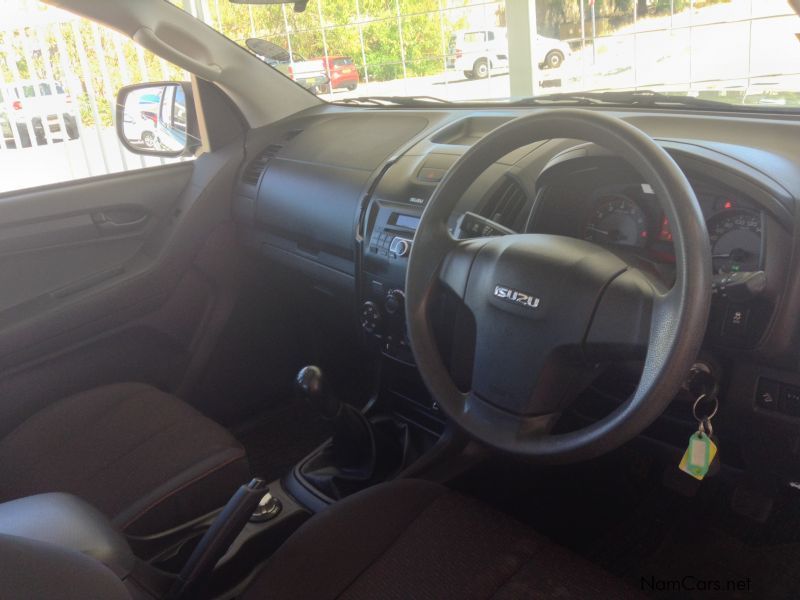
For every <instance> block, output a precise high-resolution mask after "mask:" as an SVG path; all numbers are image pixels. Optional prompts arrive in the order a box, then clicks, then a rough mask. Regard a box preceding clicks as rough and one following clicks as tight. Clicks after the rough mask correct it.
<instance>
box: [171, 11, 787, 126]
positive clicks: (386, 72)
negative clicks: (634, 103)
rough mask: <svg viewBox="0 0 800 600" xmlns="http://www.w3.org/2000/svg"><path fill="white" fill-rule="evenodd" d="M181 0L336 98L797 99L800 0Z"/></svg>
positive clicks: (764, 104)
mask: <svg viewBox="0 0 800 600" xmlns="http://www.w3.org/2000/svg"><path fill="white" fill-rule="evenodd" d="M175 3H176V4H178V5H179V6H182V7H184V8H186V9H187V10H190V11H191V12H192V13H193V14H194V15H195V16H197V17H198V18H201V19H203V20H204V21H206V22H207V23H208V24H209V25H211V26H212V27H214V28H215V29H217V30H219V31H220V32H222V33H223V34H224V35H226V36H228V37H229V38H231V39H232V40H233V41H235V42H236V43H238V44H240V45H242V46H244V47H246V48H248V49H249V50H250V51H251V52H253V53H255V54H256V55H257V56H259V57H260V58H261V59H262V60H263V62H264V63H265V65H268V66H269V67H271V68H275V69H277V70H279V71H280V72H281V73H283V74H284V75H285V76H286V77H289V78H291V79H292V80H293V81H295V82H296V83H297V84H298V85H301V86H303V87H305V88H306V89H308V90H309V91H310V92H313V93H315V94H318V95H319V96H320V97H322V98H323V99H325V100H327V101H331V102H355V101H358V100H355V99H357V98H360V99H363V98H364V97H366V96H369V97H374V96H380V97H384V98H390V99H393V100H394V101H397V100H399V99H409V98H415V99H417V100H418V101H419V100H425V101H432V99H437V100H442V101H448V102H472V103H475V102H492V103H497V102H503V101H509V100H519V99H522V98H531V97H539V98H542V97H545V96H547V95H548V94H553V93H557V94H560V95H562V96H563V95H564V94H580V93H584V92H589V91H593V92H597V91H622V90H648V91H654V92H658V93H659V94H666V95H669V96H670V97H673V98H674V97H675V96H684V97H687V98H701V99H705V100H715V101H722V102H725V103H728V104H731V105H737V106H741V105H746V106H748V107H749V108H754V109H763V110H776V109H780V110H800V0H509V1H508V2H481V1H477V0H309V1H308V4H307V6H306V8H305V10H304V11H303V12H296V11H295V8H294V5H292V4H288V5H241V4H234V3H231V2H229V1H228V0H214V1H213V2H197V1H193V0H185V1H182V0H175ZM304 57H305V58H304ZM615 98H616V99H617V101H620V100H621V99H622V98H623V97H622V96H620V95H619V94H616V95H615ZM683 105H684V104H683V103H674V102H673V103H672V104H671V106H674V107H676V108H680V107H681V106H683ZM686 106H692V105H691V104H689V103H686Z"/></svg>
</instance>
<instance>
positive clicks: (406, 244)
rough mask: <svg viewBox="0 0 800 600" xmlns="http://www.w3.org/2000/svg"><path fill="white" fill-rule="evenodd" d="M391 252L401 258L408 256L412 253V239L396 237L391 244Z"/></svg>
mask: <svg viewBox="0 0 800 600" xmlns="http://www.w3.org/2000/svg"><path fill="white" fill-rule="evenodd" d="M389 252H391V253H392V254H394V255H395V256H397V257H399V258H402V257H404V256H408V255H409V254H410V253H411V240H407V239H406V238H401V237H396V238H394V239H393V240H392V243H391V245H390V246H389Z"/></svg>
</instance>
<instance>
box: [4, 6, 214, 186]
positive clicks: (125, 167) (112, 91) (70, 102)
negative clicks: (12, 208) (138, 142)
mask: <svg viewBox="0 0 800 600" xmlns="http://www.w3.org/2000/svg"><path fill="white" fill-rule="evenodd" d="M226 3H227V0H226ZM3 17H4V19H5V18H6V17H8V23H9V25H8V26H5V30H4V31H3V32H2V33H0V37H3V40H2V43H0V84H2V86H3V98H0V102H2V104H0V173H2V174H3V176H2V177H0V193H3V192H9V191H13V190H19V189H24V188H29V187H35V186H41V185H47V184H52V183H57V182H60V181H69V180H74V179H82V178H86V177H93V176H99V175H106V174H108V173H118V172H122V171H129V170H133V169H141V168H145V167H156V166H160V165H163V164H168V163H171V162H175V161H177V160H185V159H173V158H159V157H150V156H147V157H144V156H139V155H136V154H133V153H131V152H129V151H128V150H127V149H126V148H125V147H124V146H123V145H122V144H121V143H120V142H119V139H118V137H117V133H116V123H115V119H116V93H117V90H118V89H119V88H120V87H122V86H124V85H128V84H134V83H143V82H147V81H186V80H188V74H187V73H185V72H184V71H183V70H182V69H179V68H177V67H175V66H174V65H172V64H170V63H168V62H166V61H164V60H162V59H161V58H159V57H157V56H155V55H153V54H151V53H150V52H148V51H146V50H144V49H142V48H140V47H138V46H137V45H136V44H135V43H134V42H133V41H131V40H130V39H129V38H127V37H125V36H123V35H121V34H119V33H117V32H115V31H112V30H110V29H106V28H104V27H97V26H96V25H94V24H93V23H92V22H91V21H89V20H87V19H81V18H77V17H76V16H75V15H73V14H70V13H67V12H65V11H62V10H59V9H55V8H52V7H50V6H49V5H46V4H43V3H38V2H33V1H31V0H4V2H3ZM28 23H29V24H30V25H29V26H28ZM12 24H13V25H12ZM96 48H102V49H103V52H104V54H103V56H102V57H100V56H98V55H97V54H96V50H95V49H96ZM147 100H148V99H147V98H144V99H143V101H144V105H143V108H142V110H141V111H140V114H139V115H137V119H135V120H134V121H131V122H130V123H126V125H127V127H126V132H134V133H136V134H137V135H139V136H143V135H148V132H153V131H155V128H156V127H157V121H158V118H157V115H158V113H159V110H160V107H159V98H156V99H155V103H153V102H149V103H148V102H147ZM151 100H152V99H151ZM174 100H175V103H174V106H173V104H172V103H170V104H169V105H168V107H167V108H166V109H165V110H169V111H171V114H170V116H171V118H172V119H173V121H174V125H175V128H176V130H182V131H183V134H184V138H185V131H186V99H185V98H183V97H182V96H181V97H178V98H174ZM138 117H141V118H138ZM45 165H46V168H43V166H45Z"/></svg>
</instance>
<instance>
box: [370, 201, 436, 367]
mask: <svg viewBox="0 0 800 600" xmlns="http://www.w3.org/2000/svg"><path fill="white" fill-rule="evenodd" d="M373 213H374V215H373V216H374V227H373V228H372V231H371V234H370V236H369V239H368V240H367V241H366V242H365V249H364V253H363V259H362V260H363V262H362V281H361V282H360V283H361V290H360V291H361V293H360V297H361V301H362V303H361V309H360V313H359V322H360V324H361V328H362V330H363V333H364V335H365V338H366V341H367V343H368V344H369V345H371V346H372V347H374V348H375V349H377V350H379V351H380V352H382V353H383V354H385V355H386V356H387V357H389V358H392V359H395V360H398V361H401V362H403V363H406V364H413V362H414V358H413V355H412V354H411V348H410V346H409V343H408V337H407V335H406V327H405V293H404V289H405V278H406V267H407V266H408V256H409V254H410V253H411V247H412V245H413V244H414V233H415V232H416V229H417V225H418V224H419V220H420V215H421V213H422V210H421V208H418V209H415V207H412V206H402V207H401V206H396V205H392V204H382V203H376V204H375V206H374V208H373Z"/></svg>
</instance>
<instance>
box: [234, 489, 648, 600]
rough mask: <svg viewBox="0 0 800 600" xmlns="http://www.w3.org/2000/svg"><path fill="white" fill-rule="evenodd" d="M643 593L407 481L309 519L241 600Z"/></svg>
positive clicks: (507, 523)
mask: <svg viewBox="0 0 800 600" xmlns="http://www.w3.org/2000/svg"><path fill="white" fill-rule="evenodd" d="M640 597H642V595H641V594H640V593H638V592H637V591H636V590H634V589H633V588H630V587H628V586H627V585H626V584H624V583H623V582H621V581H620V580H618V579H616V578H614V577H613V576H611V575H609V574H608V573H606V572H604V571H602V570H600V569H599V568H598V567H596V566H594V565H592V564H591V563H588V562H586V561H585V560H583V559H581V558H579V557H577V556H576V555H574V554H572V553H570V552H569V551H567V550H566V549H564V548H561V547H559V546H556V545H555V544H553V543H552V542H550V541H548V540H547V539H545V538H543V537H542V536H540V535H538V534H536V533H535V532H534V531H532V530H530V529H529V528H527V527H525V526H523V525H521V524H519V523H517V522H516V521H514V520H513V519H511V518H509V517H508V516H505V515H503V514H501V513H498V512H496V511H494V510H492V509H491V508H489V507H487V506H486V505H484V504H482V503H480V502H478V501H476V500H473V499H470V498H467V497H465V496H462V495H460V494H457V493H454V492H451V491H448V490H447V488H444V487H442V486H440V485H438V484H434V483H428V482H422V481H413V480H403V481H395V482H392V483H387V484H383V485H379V486H376V487H374V488H370V489H368V490H366V491H364V492H361V493H359V494H357V495H355V496H352V497H350V498H348V499H346V500H343V501H341V502H338V503H336V504H335V505H333V506H332V507H331V508H330V509H328V510H326V511H325V512H323V513H320V514H318V515H317V516H315V517H314V518H312V519H311V520H309V521H308V522H307V523H306V524H305V525H304V526H303V527H301V528H300V529H299V530H298V531H297V532H296V533H295V534H294V535H293V536H292V537H291V538H289V540H287V542H286V543H285V544H284V545H283V546H281V548H280V549H279V550H278V551H277V552H276V554H275V555H273V557H272V558H271V559H270V560H269V561H268V562H267V564H266V565H265V567H264V569H263V570H262V571H261V572H260V573H259V574H258V575H257V576H256V578H255V580H254V583H253V584H252V585H251V587H250V589H249V590H248V591H247V592H246V593H245V595H244V600H266V599H270V600H284V599H289V598H292V599H299V598H303V599H305V600H315V599H326V598H346V599H360V598H364V599H367V598H370V599H371V598H381V599H382V600H391V599H393V598H396V599H398V600H400V599H402V600H414V599H421V600H428V599H430V600H445V599H450V598H452V599H458V600H466V599H487V598H492V599H498V600H502V599H518V598H543V599H544V598H548V599H549V598H560V599H567V598H575V599H581V600H583V599H586V598H604V599H609V600H610V599H615V598H618V599H627V598H640Z"/></svg>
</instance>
